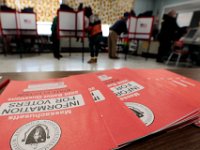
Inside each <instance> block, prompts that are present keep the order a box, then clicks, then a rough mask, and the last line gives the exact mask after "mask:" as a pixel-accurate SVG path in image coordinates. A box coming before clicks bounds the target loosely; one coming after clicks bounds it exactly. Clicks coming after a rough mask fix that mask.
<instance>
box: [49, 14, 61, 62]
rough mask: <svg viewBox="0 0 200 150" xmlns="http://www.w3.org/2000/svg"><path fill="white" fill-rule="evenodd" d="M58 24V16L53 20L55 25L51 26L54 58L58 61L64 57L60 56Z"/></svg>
mask: <svg viewBox="0 0 200 150" xmlns="http://www.w3.org/2000/svg"><path fill="white" fill-rule="evenodd" d="M57 24H58V17H57V16H56V17H55V18H54V19H53V23H52V26H51V41H52V42H53V45H52V48H53V56H54V57H55V58H56V59H60V58H61V57H62V55H61V54H60V40H59V38H58V35H57Z"/></svg>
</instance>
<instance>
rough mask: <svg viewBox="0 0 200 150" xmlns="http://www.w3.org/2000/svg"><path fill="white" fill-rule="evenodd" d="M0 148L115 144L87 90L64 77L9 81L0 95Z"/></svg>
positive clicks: (22, 149) (36, 149)
mask: <svg viewBox="0 0 200 150" xmlns="http://www.w3.org/2000/svg"><path fill="white" fill-rule="evenodd" d="M0 134H1V135H2V136H1V138H0V145H1V146H0V147H1V148H0V149H1V150H8V149H12V150H19V149H20V150H41V149H58V150H65V149H70V150H72V149H73V150H80V149H89V150H94V149H95V150H96V149H98V150H102V149H112V148H115V147H117V145H116V144H115V142H114V141H113V139H112V137H111V135H110V133H108V130H107V129H106V127H105V125H104V123H103V122H102V119H101V118H100V117H99V114H98V111H97V110H96V108H95V103H94V102H93V100H92V98H91V96H90V94H89V93H88V91H87V90H85V89H84V88H82V87H81V86H79V85H76V84H74V83H73V81H70V80H68V79H67V78H63V79H52V80H43V81H11V83H10V84H9V85H8V87H7V88H6V90H5V91H4V92H3V94H2V95H1V97H0Z"/></svg>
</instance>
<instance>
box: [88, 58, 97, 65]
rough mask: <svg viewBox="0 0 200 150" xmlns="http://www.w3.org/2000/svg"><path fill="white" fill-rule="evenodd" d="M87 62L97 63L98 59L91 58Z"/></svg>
mask: <svg viewBox="0 0 200 150" xmlns="http://www.w3.org/2000/svg"><path fill="white" fill-rule="evenodd" d="M87 63H88V64H94V63H97V59H94V58H91V59H90V60H89V61H88V62H87Z"/></svg>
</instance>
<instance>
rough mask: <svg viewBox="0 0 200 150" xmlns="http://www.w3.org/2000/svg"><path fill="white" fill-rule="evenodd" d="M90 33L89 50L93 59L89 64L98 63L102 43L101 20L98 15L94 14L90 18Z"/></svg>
mask: <svg viewBox="0 0 200 150" xmlns="http://www.w3.org/2000/svg"><path fill="white" fill-rule="evenodd" d="M88 32H89V48H90V56H91V59H90V60H89V61H88V63H97V57H98V55H99V49H100V42H101V39H102V30H101V20H100V19H99V17H98V15H96V14H93V15H91V16H90V23H89V27H88Z"/></svg>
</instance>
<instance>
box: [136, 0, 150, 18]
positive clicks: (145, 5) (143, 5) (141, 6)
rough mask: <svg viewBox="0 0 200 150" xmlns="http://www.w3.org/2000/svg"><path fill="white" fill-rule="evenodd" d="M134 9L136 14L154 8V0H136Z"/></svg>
mask: <svg viewBox="0 0 200 150" xmlns="http://www.w3.org/2000/svg"><path fill="white" fill-rule="evenodd" d="M134 10H135V13H136V15H139V14H140V13H143V12H145V11H148V10H154V0H135V6H134Z"/></svg>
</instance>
